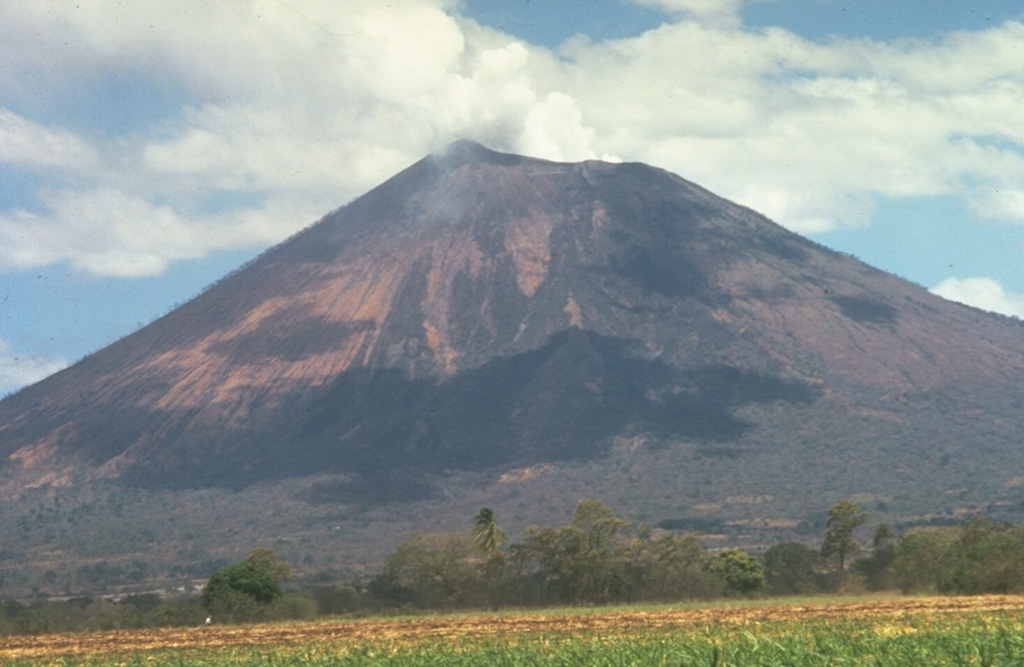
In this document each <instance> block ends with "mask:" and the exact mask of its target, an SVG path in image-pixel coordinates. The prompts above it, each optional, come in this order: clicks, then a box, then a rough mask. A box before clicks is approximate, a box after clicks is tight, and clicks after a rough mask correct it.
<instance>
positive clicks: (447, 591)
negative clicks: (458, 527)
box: [382, 533, 480, 609]
mask: <svg viewBox="0 0 1024 667" xmlns="http://www.w3.org/2000/svg"><path fill="white" fill-rule="evenodd" d="M479 553H480V552H479V550H478V549H477V546H476V543H475V542H474V541H473V540H472V539H471V538H470V537H469V536H468V535H466V534H465V533H428V534H424V535H413V536H412V537H410V538H408V539H406V540H405V541H403V542H402V543H401V544H400V545H399V547H398V549H397V550H396V551H395V552H394V553H392V554H391V555H390V556H388V557H387V559H386V560H385V561H384V577H385V582H382V583H386V584H388V585H389V586H391V587H398V589H399V590H395V591H393V592H392V593H391V594H390V595H391V597H396V594H397V596H398V597H399V598H400V597H401V595H400V593H401V589H404V590H405V591H407V592H409V593H411V598H412V600H413V601H414V602H415V603H416V604H417V605H419V606H421V607H426V608H433V609H437V608H445V607H447V608H451V607H457V606H465V605H467V604H469V603H472V602H475V600H473V599H472V596H473V595H474V594H479V593H480V587H479V586H478V582H477V560H478V558H479Z"/></svg>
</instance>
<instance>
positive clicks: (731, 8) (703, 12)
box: [632, 0, 748, 24]
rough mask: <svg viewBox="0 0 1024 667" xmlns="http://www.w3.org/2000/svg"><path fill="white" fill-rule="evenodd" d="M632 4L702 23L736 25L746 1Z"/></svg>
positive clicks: (675, 0)
mask: <svg viewBox="0 0 1024 667" xmlns="http://www.w3.org/2000/svg"><path fill="white" fill-rule="evenodd" d="M632 2H633V3H634V4H637V5H645V6H647V7H653V8H655V9H661V10H665V11H668V12H682V13H685V14H689V15H690V16H693V17H696V18H698V19H700V20H703V21H714V22H720V23H721V22H724V23H730V24H736V23H738V22H739V8H740V6H741V5H743V3H745V2H748V0H632Z"/></svg>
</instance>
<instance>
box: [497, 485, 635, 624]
mask: <svg viewBox="0 0 1024 667" xmlns="http://www.w3.org/2000/svg"><path fill="white" fill-rule="evenodd" d="M629 525H630V523H629V521H627V520H626V519H622V518H619V517H617V516H615V512H614V511H613V510H612V509H611V508H610V507H608V506H607V505H605V504H604V503H602V502H601V501H599V500H592V499H585V500H581V501H580V502H579V504H578V505H577V506H576V511H575V512H574V513H573V515H572V521H571V522H570V524H569V525H568V526H563V527H561V528H547V527H545V528H539V527H537V526H530V527H529V528H527V529H526V541H525V543H524V544H523V545H522V547H521V548H518V549H516V556H517V560H520V561H523V562H528V561H532V562H534V563H536V564H537V567H538V570H539V575H540V577H541V578H542V579H543V581H544V582H545V584H546V585H547V587H548V589H549V590H552V591H557V593H558V596H559V597H560V598H561V599H562V601H563V602H572V603H576V604H579V603H585V602H597V603H602V602H607V601H608V600H609V599H610V598H612V597H615V596H616V595H619V594H621V593H622V589H623V588H624V587H625V585H626V578H627V577H626V573H625V572H624V571H623V567H622V565H623V563H622V559H621V558H620V556H621V552H622V546H623V545H622V544H621V539H622V536H623V534H624V533H625V531H626V530H627V529H628V528H629Z"/></svg>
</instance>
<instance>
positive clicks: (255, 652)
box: [0, 596, 1024, 667]
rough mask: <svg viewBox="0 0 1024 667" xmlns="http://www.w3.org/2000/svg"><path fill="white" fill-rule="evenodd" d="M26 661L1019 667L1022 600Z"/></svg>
mask: <svg viewBox="0 0 1024 667" xmlns="http://www.w3.org/2000/svg"><path fill="white" fill-rule="evenodd" d="M0 664H4V665H12V666H22V665H25V666H27V665H61V666H65V667H68V666H78V665H83V666H85V665H88V666H90V667H92V666H96V667H98V666H100V665H139V666H141V665H148V666H153V667H165V666H171V665H175V666H183V665H218V666H228V665H232V666H236V665H281V666H284V665H296V666H298V665H408V666H420V665H481V664H487V665H509V666H513V665H516V666H518V665H581V664H586V665H751V664H757V665H777V664H786V665H896V664H898V665H1020V664H1024V597H1018V596H979V597H957V598H943V597H923V598H883V599H863V600H858V599H853V600H849V601H838V602H814V601H810V602H809V601H806V600H802V601H798V602H790V603H787V604H779V603H745V604H740V603H736V604H732V605H705V606H693V607H689V606H686V607H659V608H653V609H652V608H644V609H640V608H638V609H628V608H625V609H624V608H617V609H595V610H566V611H557V612H516V613H493V614H477V615H444V616H422V617H415V618H399V619H372V620H336V621H327V622H317V623H295V624H277V625H251V626H217V625H214V626H210V627H197V628H184V629H182V628H175V629H158V630H143V631H134V630H133V631H127V630H126V631H120V632H117V631H112V632H95V633H76V634H52V635H38V636H10V637H3V638H0Z"/></svg>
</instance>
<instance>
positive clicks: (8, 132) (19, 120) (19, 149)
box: [0, 107, 99, 169]
mask: <svg viewBox="0 0 1024 667" xmlns="http://www.w3.org/2000/svg"><path fill="white" fill-rule="evenodd" d="M0 156H3V157H2V160H3V161H4V162H5V163H6V164H7V165H24V166H29V167H63V168H70V169H83V168H88V167H92V166H95V165H96V164H98V162H99V159H98V156H97V155H96V152H95V151H94V150H93V149H92V147H90V146H89V145H88V144H87V143H86V142H85V141H83V140H82V139H80V138H79V137H77V136H75V134H74V133H72V132H70V131H68V130H66V129H64V128H59V127H58V128H48V127H44V126H42V125H40V124H38V123H33V122H32V121H30V120H28V119H27V118H23V117H22V116H19V115H18V114H16V113H14V112H13V111H11V110H10V109H4V108H3V107H0Z"/></svg>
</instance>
